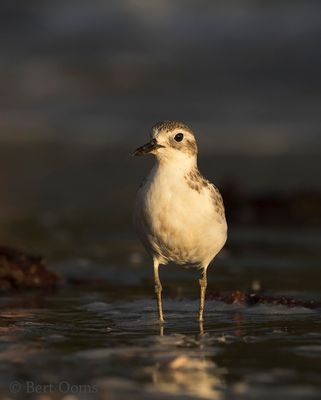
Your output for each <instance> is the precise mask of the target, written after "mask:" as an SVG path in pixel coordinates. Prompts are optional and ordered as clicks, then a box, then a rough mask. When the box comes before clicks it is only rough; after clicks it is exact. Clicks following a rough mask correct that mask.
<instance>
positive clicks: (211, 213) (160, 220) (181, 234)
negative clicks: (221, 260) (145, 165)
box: [134, 164, 227, 266]
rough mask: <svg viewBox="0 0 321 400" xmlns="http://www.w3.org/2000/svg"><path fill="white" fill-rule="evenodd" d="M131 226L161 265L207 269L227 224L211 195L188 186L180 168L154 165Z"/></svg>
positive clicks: (143, 188) (141, 193) (205, 190)
mask: <svg viewBox="0 0 321 400" xmlns="http://www.w3.org/2000/svg"><path fill="white" fill-rule="evenodd" d="M134 223H135V226H136V229H137V231H138V234H139V236H140V238H141V240H142V242H143V243H144V245H145V247H146V249H147V251H148V252H149V253H150V254H151V255H152V256H154V257H157V258H158V260H159V262H160V263H161V264H166V263H167V262H169V261H172V262H174V263H177V264H197V265H202V266H205V265H208V263H209V262H210V261H211V260H212V259H213V258H214V257H215V255H216V254H217V253H218V252H219V251H220V250H221V248H222V247H223V245H224V243H225V241H226V231H227V226H226V221H225V217H222V216H220V215H219V214H218V213H217V210H216V209H215V206H214V202H213V198H212V196H211V191H210V189H209V188H207V187H204V188H203V189H202V190H201V191H200V192H199V191H197V190H194V189H191V187H190V186H189V185H188V184H187V182H186V179H185V178H184V170H183V168H177V166H175V167H174V166H172V165H159V164H156V165H155V167H154V168H153V170H152V171H151V173H150V175H149V176H148V178H147V180H146V182H145V183H144V185H143V186H142V187H141V188H140V190H139V191H138V194H137V199H136V205H135V213H134Z"/></svg>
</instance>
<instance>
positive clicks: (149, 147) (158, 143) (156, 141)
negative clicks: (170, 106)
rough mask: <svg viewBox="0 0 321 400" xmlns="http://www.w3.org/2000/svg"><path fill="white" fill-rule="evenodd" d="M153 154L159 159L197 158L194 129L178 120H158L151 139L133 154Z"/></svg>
mask: <svg viewBox="0 0 321 400" xmlns="http://www.w3.org/2000/svg"><path fill="white" fill-rule="evenodd" d="M145 154H152V155H154V156H155V157H156V158H157V159H158V160H173V161H175V160H177V161H179V160H183V159H184V160H189V159H190V160H191V161H193V160H196V157H197V144H196V140H195V137H194V134H193V132H192V130H191V129H190V128H189V127H188V126H186V125H185V124H183V123H182V122H176V121H162V122H158V123H157V124H156V125H154V126H153V128H152V133H151V140H150V141H149V142H148V143H146V144H145V145H144V146H141V147H139V148H138V149H136V150H135V152H134V153H133V155H135V156H140V155H145Z"/></svg>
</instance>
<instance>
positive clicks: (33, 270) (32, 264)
mask: <svg viewBox="0 0 321 400" xmlns="http://www.w3.org/2000/svg"><path fill="white" fill-rule="evenodd" d="M59 282H61V277H60V276H59V275H58V274H57V273H56V272H53V271H50V270H49V269H48V268H47V262H46V260H45V259H44V258H43V257H39V256H34V255H29V254H26V253H23V252H21V251H19V250H17V249H13V248H10V247H5V246H0V290H9V289H29V288H48V287H52V286H56V285H57V284H58V283H59Z"/></svg>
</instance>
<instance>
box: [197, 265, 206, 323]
mask: <svg viewBox="0 0 321 400" xmlns="http://www.w3.org/2000/svg"><path fill="white" fill-rule="evenodd" d="M206 271H207V268H204V270H203V272H202V278H201V279H200V280H199V283H200V287H201V298H200V312H199V318H198V320H199V321H203V320H204V319H203V313H204V305H205V293H206V287H207V278H206Z"/></svg>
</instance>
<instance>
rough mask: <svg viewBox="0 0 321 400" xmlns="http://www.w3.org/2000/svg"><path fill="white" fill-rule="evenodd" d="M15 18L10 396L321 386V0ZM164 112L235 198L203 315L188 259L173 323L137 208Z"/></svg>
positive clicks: (8, 279)
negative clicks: (54, 276)
mask: <svg viewBox="0 0 321 400" xmlns="http://www.w3.org/2000/svg"><path fill="white" fill-rule="evenodd" d="M0 30H1V34H0V85H1V89H0V93H1V97H0V292H1V296H0V307H1V312H0V361H1V362H0V398H3V399H4V398H5V399H17V400H20V399H21V400H25V399H26V398H28V399H29V398H30V399H31V398H32V399H36V400H41V399H42V400H43V399H44V398H46V399H56V400H57V399H62V398H63V399H65V400H67V398H68V399H71V398H73V399H84V398H86V400H89V399H93V400H96V399H97V398H99V399H100V400H106V399H109V400H110V399H111V398H113V399H116V400H118V399H124V398H130V399H132V400H136V399H137V400H138V399H139V400H142V399H145V400H164V399H167V400H178V399H183V398H184V399H187V398H188V399H191V400H192V399H195V400H201V399H202V400H204V399H209V400H213V399H214V400H225V399H227V400H230V399H233V400H244V399H246V400H252V399H253V400H254V399H255V400H256V399H260V400H270V399H282V400H294V399H295V400H303V399H304V400H319V399H320V398H321V395H320V393H321V380H320V371H321V363H320V360H321V357H320V356H321V312H320V310H321V297H320V296H321V279H320V271H321V269H320V260H321V229H320V227H321V179H320V172H321V171H320V169H321V168H320V167H321V162H320V158H321V112H320V111H321V72H320V71H321V51H320V49H321V2H320V0H316V1H312V0H311V1H310V0H304V1H302V0H300V1H297V0H289V1H287V0H269V1H259V0H234V1H233V0H222V1H220V0H216V1H214V0H88V1H84V0H51V1H49V0H26V1H21V0H8V1H2V2H1V3H0ZM163 119H177V120H182V121H185V122H186V123H187V124H189V125H190V126H191V127H192V128H193V129H194V131H195V133H196V135H197V138H198V141H199V149H200V158H199V166H200V169H201V171H202V172H203V174H204V175H205V176H206V177H207V178H208V179H210V180H211V181H213V182H215V184H216V185H217V186H218V187H219V188H220V190H221V191H222V194H223V197H224V201H225V205H226V211H227V217H228V224H229V238H228V242H227V245H226V246H225V248H224V250H223V251H222V252H221V253H220V254H219V256H218V257H217V258H216V259H215V261H214V265H213V266H211V267H210V268H209V271H208V282H209V285H208V289H207V300H206V307H205V323H204V326H202V325H199V324H198V322H197V321H196V315H197V309H198V293H199V287H198V278H199V271H197V270H193V269H189V270H186V269H183V268H181V267H176V268H175V267H174V266H172V267H168V268H167V267H162V268H161V272H160V275H161V280H162V284H163V289H164V291H163V295H164V312H165V319H166V323H165V326H164V327H160V326H159V324H158V321H157V319H156V318H157V314H156V304H155V301H154V298H153V287H154V286H153V276H152V268H151V266H150V264H151V263H150V260H148V258H147V255H146V254H145V252H144V250H143V249H142V247H141V245H140V244H139V241H138V239H137V238H136V236H135V233H134V231H133V228H132V224H131V213H132V208H133V203H134V198H135V191H136V189H137V187H138V185H139V184H140V182H141V181H142V179H143V178H144V176H145V175H146V174H147V173H148V170H149V168H150V167H151V164H152V158H151V157H146V158H133V157H131V153H132V151H133V150H134V149H135V148H136V147H138V146H139V145H141V144H143V143H145V142H146V141H147V138H148V136H149V133H150V128H151V126H152V125H153V124H154V123H155V122H157V121H159V120H163ZM1 245H10V246H13V247H17V248H18V249H22V251H26V252H30V253H32V254H37V253H40V254H42V255H44V256H45V257H46V258H47V259H48V266H49V268H50V269H51V270H52V271H57V272H59V273H60V274H61V275H62V277H63V278H64V283H63V284H62V285H61V286H59V287H57V288H56V289H55V290H48V289H47V288H46V289H45V290H40V289H39V290H29V291H28V290H21V286H23V282H24V277H25V275H26V276H27V278H28V279H29V280H30V281H32V282H35V284H36V285H38V286H41V284H42V281H41V280H39V276H38V275H37V273H36V271H37V266H38V265H37V264H39V262H38V261H34V260H35V259H34V258H31V261H30V259H29V258H26V257H25V256H24V254H20V253H18V255H17V256H15V257H13V259H12V257H10V254H11V253H10V251H9V252H8V251H7V249H5V250H3V248H2V247H1ZM8 254H9V255H8ZM14 254H15V253H14ZM28 260H29V261H28ZM36 260H37V259H36ZM28 263H29V264H28ZM26 264H28V267H29V269H27V268H26ZM40 265H41V267H42V268H43V265H42V264H40ZM38 267H39V266H38ZM45 283H46V282H45ZM18 288H20V290H17V289H18ZM5 289H6V290H5ZM10 289H13V290H10ZM16 381H18V386H19V385H20V386H19V387H18V392H19V393H13V391H17V390H12V387H11V386H10V384H11V383H12V382H13V383H15V382H16ZM26 382H31V383H36V384H39V385H40V391H38V392H37V393H38V394H37V393H35V392H28V393H26ZM59 382H67V384H76V385H91V386H89V387H88V386H87V393H86V392H83V393H79V390H77V387H76V391H71V390H67V391H65V392H64V393H61V390H59V388H58V383H59ZM49 383H50V384H53V385H54V386H53V387H54V389H53V390H52V393H49V392H48V391H45V390H44V388H45V387H46V386H41V385H46V384H49ZM92 385H97V386H98V388H99V395H96V391H95V392H94V393H90V388H92V387H93V386H92ZM13 389H17V387H16V385H15V386H14V387H13ZM41 390H42V391H41ZM54 392H55V393H54ZM68 394H69V395H68ZM1 396H2V397H1Z"/></svg>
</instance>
